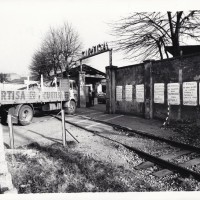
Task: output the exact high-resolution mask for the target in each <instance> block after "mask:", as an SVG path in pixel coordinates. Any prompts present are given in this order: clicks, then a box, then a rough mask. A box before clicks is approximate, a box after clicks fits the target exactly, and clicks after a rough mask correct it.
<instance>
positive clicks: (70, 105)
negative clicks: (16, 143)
mask: <svg viewBox="0 0 200 200" xmlns="http://www.w3.org/2000/svg"><path fill="white" fill-rule="evenodd" d="M77 96H78V92H77V87H76V84H75V81H74V80H69V79H68V78H54V81H52V82H51V84H50V85H49V86H45V85H44V83H43V78H41V82H40V84H32V85H30V84H27V87H24V88H19V89H17V90H8V89H6V90H2V89H1V90H0V114H1V123H6V122H7V115H8V114H11V115H12V119H13V120H12V121H13V123H18V124H21V125H23V126H25V125H28V124H30V123H31V121H32V119H33V116H34V114H35V113H36V112H40V111H44V112H46V111H53V110H60V109H61V108H63V109H64V110H65V111H66V113H68V114H74V113H75V111H76V106H77Z"/></svg>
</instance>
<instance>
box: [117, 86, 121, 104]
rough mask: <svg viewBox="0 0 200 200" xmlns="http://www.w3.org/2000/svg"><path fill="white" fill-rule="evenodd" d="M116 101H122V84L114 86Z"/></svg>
mask: <svg viewBox="0 0 200 200" xmlns="http://www.w3.org/2000/svg"><path fill="white" fill-rule="evenodd" d="M116 101H122V86H120V85H118V86H116Z"/></svg>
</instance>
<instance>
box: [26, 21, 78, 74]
mask: <svg viewBox="0 0 200 200" xmlns="http://www.w3.org/2000/svg"><path fill="white" fill-rule="evenodd" d="M80 52H81V42H80V40H79V35H78V33H77V32H76V31H75V30H74V29H73V28H72V26H71V25H69V24H68V23H64V25H63V26H62V27H60V28H58V29H55V28H50V29H49V31H48V33H47V35H46V37H45V39H44V41H43V43H42V46H41V50H40V51H37V52H36V53H35V55H34V56H33V61H32V64H31V66H30V69H31V71H32V73H36V72H37V73H38V74H40V73H45V76H50V72H52V71H53V73H54V74H55V75H57V74H58V72H60V73H61V74H63V72H64V71H65V72H66V74H68V73H69V70H70V68H71V67H73V66H74V64H75V62H76V60H77V59H78V56H79V55H80ZM41 63H42V64H41Z"/></svg>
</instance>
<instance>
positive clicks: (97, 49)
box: [78, 43, 112, 107]
mask: <svg viewBox="0 0 200 200" xmlns="http://www.w3.org/2000/svg"><path fill="white" fill-rule="evenodd" d="M105 52H109V65H110V66H112V49H110V48H109V47H108V44H107V43H104V44H98V45H96V46H93V47H92V48H89V49H88V50H86V51H83V52H82V57H81V58H80V59H79V61H80V71H79V84H78V106H79V107H86V101H87V98H86V96H87V92H88V90H87V89H86V84H85V72H84V71H83V70H82V61H83V60H85V59H87V58H90V57H93V56H96V55H99V54H102V53H105Z"/></svg>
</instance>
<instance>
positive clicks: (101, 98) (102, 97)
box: [97, 92, 106, 103]
mask: <svg viewBox="0 0 200 200" xmlns="http://www.w3.org/2000/svg"><path fill="white" fill-rule="evenodd" d="M97 99H98V103H106V93H103V92H99V93H98V94H97Z"/></svg>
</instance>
